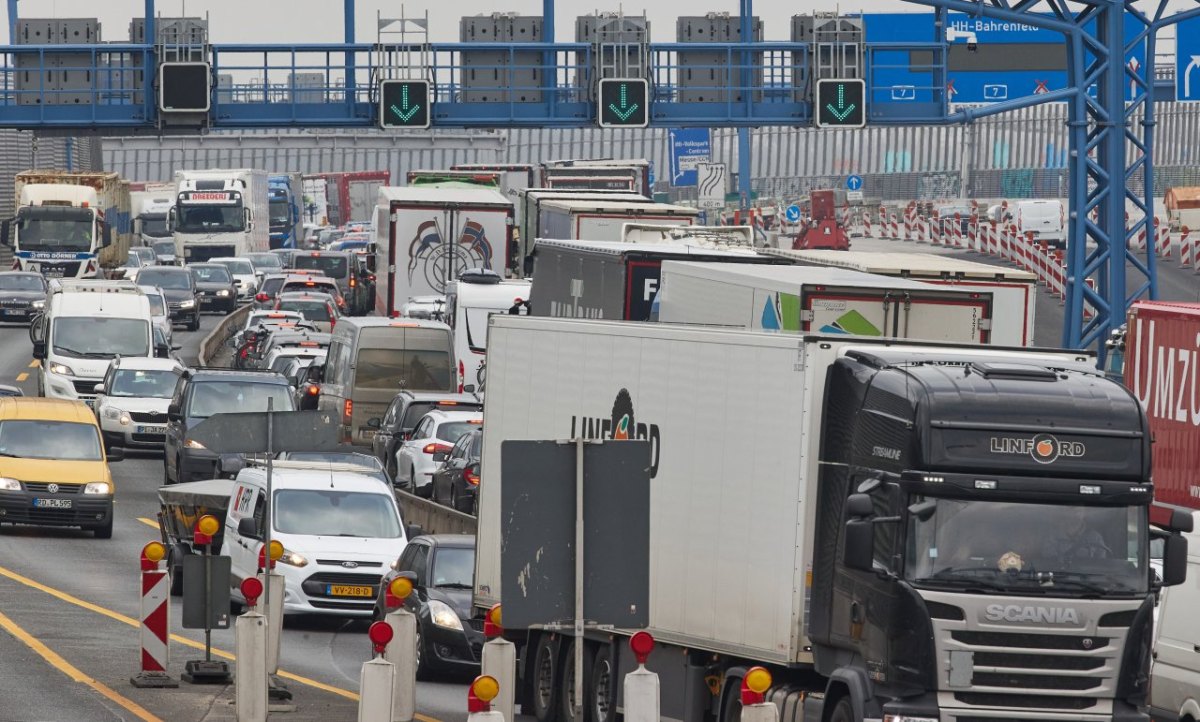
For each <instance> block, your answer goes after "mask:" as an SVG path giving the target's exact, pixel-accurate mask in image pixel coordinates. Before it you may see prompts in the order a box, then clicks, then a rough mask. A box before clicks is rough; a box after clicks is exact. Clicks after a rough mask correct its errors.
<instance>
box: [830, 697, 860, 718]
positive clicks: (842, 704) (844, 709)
mask: <svg viewBox="0 0 1200 722" xmlns="http://www.w3.org/2000/svg"><path fill="white" fill-rule="evenodd" d="M829 722H855V720H854V705H852V704H850V698H849V697H842V698H840V699H838V701H837V704H836V705H834V708H833V713H832V714H830V715H829Z"/></svg>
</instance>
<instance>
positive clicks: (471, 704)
mask: <svg viewBox="0 0 1200 722" xmlns="http://www.w3.org/2000/svg"><path fill="white" fill-rule="evenodd" d="M499 693H500V683H499V682H497V681H496V680H495V679H494V678H492V677H489V676H487V675H486V674H481V675H479V676H478V677H476V678H475V681H474V682H472V683H471V686H470V687H469V688H468V689H467V722H504V715H502V714H500V713H499V712H497V711H496V710H493V709H492V700H494V699H495V698H496V695H497V694H499ZM626 714H628V713H626ZM509 722H512V721H511V720H510V721H509Z"/></svg>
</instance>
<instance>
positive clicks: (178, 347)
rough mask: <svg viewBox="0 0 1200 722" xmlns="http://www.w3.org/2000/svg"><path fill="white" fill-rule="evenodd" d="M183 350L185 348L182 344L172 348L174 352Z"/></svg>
mask: <svg viewBox="0 0 1200 722" xmlns="http://www.w3.org/2000/svg"><path fill="white" fill-rule="evenodd" d="M181 348H183V346H181V345H180V344H175V345H173V346H171V350H172V351H178V350H179V349H181Z"/></svg>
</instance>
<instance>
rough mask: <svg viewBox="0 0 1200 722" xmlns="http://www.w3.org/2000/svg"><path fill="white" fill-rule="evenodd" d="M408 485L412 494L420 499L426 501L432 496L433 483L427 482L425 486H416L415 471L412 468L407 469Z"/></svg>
mask: <svg viewBox="0 0 1200 722" xmlns="http://www.w3.org/2000/svg"><path fill="white" fill-rule="evenodd" d="M408 484H409V486H410V487H412V492H413V493H414V494H416V495H417V496H419V497H421V498H422V499H428V498H429V497H430V496H432V495H433V482H432V481H431V482H429V483H428V484H426V485H425V486H417V470H416V469H414V468H413V467H411V466H410V467H408Z"/></svg>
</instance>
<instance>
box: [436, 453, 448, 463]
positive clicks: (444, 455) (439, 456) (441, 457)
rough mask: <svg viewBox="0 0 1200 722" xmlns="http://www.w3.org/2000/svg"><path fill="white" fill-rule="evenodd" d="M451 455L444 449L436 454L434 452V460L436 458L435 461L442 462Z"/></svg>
mask: <svg viewBox="0 0 1200 722" xmlns="http://www.w3.org/2000/svg"><path fill="white" fill-rule="evenodd" d="M449 456H450V455H449V454H447V453H446V452H444V451H439V452H437V453H436V454H434V455H433V460H434V461H439V462H441V461H445V460H446V459H447V458H449Z"/></svg>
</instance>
